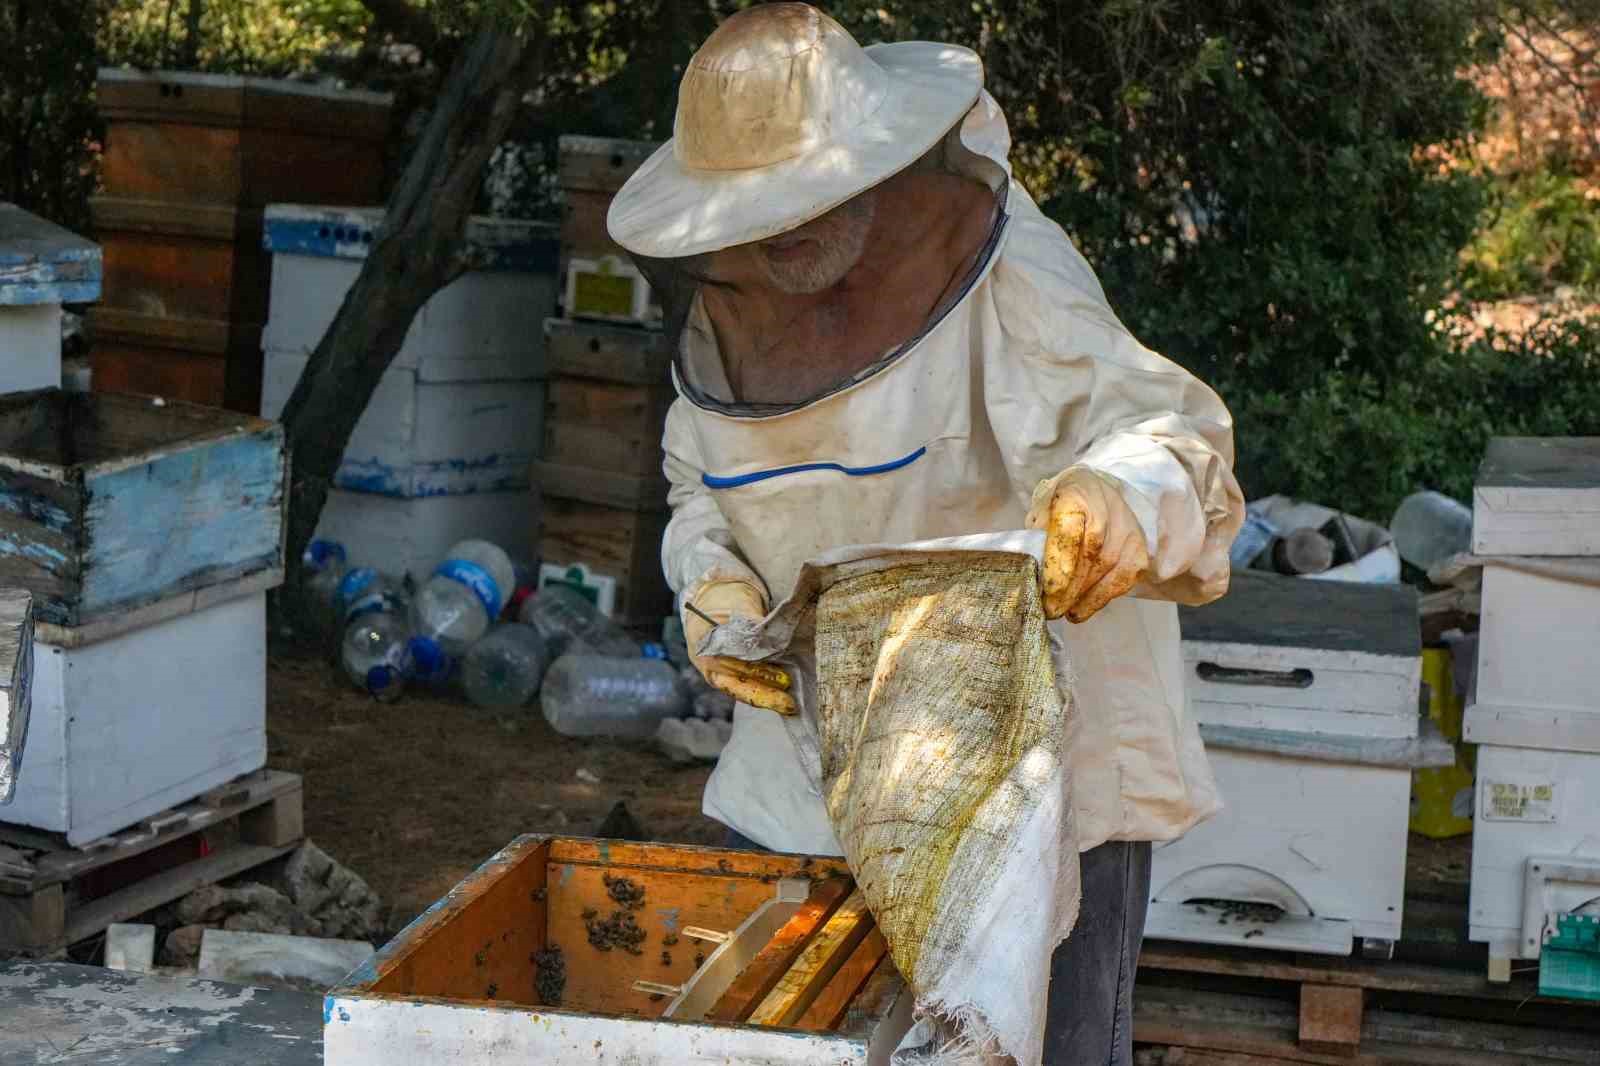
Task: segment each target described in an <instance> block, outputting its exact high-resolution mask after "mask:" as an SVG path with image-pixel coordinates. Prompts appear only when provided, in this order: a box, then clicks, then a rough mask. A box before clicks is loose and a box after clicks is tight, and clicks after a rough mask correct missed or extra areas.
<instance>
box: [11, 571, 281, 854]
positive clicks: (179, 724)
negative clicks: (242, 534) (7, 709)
mask: <svg viewBox="0 0 1600 1066" xmlns="http://www.w3.org/2000/svg"><path fill="white" fill-rule="evenodd" d="M261 584H262V582H261V580H260V576H259V575H258V576H257V577H256V578H250V579H245V580H244V581H242V582H237V583H235V584H234V585H232V586H229V585H220V586H219V585H213V586H208V587H207V588H205V589H203V590H201V592H200V593H198V594H196V595H195V596H192V597H170V598H168V599H165V600H161V601H158V602H157V603H155V604H152V605H150V606H148V607H145V608H141V609H137V610H135V611H132V612H129V616H128V617H118V618H112V619H107V620H103V621H101V622H91V623H90V624H89V625H87V626H83V627H78V628H69V629H63V628H61V627H56V626H41V627H40V632H39V633H38V636H37V639H36V643H35V652H34V654H35V670H34V685H33V712H32V715H31V716H30V721H29V725H28V736H27V740H26V744H25V747H24V749H23V756H22V764H21V769H20V772H19V773H18V775H17V788H16V793H15V795H14V796H13V797H12V801H11V804H10V805H9V806H7V807H4V808H0V819H3V820H5V821H7V822H13V823H16V824H19V825H29V826H33V827H35V828H38V829H43V830H47V831H49V832H55V833H61V834H63V835H64V836H65V838H66V839H67V840H68V841H69V842H70V843H72V844H75V845H76V844H83V843H87V842H89V841H91V840H94V839H95V838H97V837H101V836H104V835H105V834H107V833H111V832H115V831H117V830H119V829H121V828H122V827H123V826H126V825H131V824H133V823H134V822H137V821H138V820H139V819H141V818H147V817H149V816H151V815H152V814H155V813H156V812H158V811H161V810H163V809H165V808H167V807H170V806H172V805H173V804H174V803H182V802H184V801H185V800H188V799H189V798H191V797H193V796H196V795H199V794H200V793H202V792H204V791H205V790H207V789H209V788H213V787H215V786H216V785H218V784H221V783H222V782H224V781H227V780H229V779H230V778H233V777H237V776H238V775H239V774H242V773H249V772H250V771H252V770H258V769H260V768H261V766H262V765H263V764H264V763H265V762H266V759H267V729H266V725H267V652H266V613H267V612H266V593H265V592H264V591H261V588H260V585H261ZM239 586H243V587H242V588H241V587H239ZM218 597H225V598H223V599H221V602H213V603H210V605H209V606H201V607H200V609H198V610H197V609H194V608H195V606H196V603H197V601H198V602H199V603H200V604H205V603H206V602H207V601H210V600H212V599H213V598H218ZM180 610H181V611H184V612H185V613H181V614H176V615H175V616H174V617H170V618H166V619H164V620H160V621H156V620H152V619H150V618H147V617H141V616H142V615H145V614H147V613H148V612H152V611H174V612H176V611H180ZM119 626H129V627H131V628H128V629H127V630H126V631H124V632H120V633H112V634H111V635H105V633H104V632H103V631H107V630H112V629H113V628H114V627H119ZM63 639H64V640H66V641H70V643H55V642H54V641H57V640H63Z"/></svg>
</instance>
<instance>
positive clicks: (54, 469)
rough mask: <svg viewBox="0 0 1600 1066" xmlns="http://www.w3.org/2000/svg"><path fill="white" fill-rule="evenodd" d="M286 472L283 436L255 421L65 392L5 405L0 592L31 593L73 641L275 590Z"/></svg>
mask: <svg viewBox="0 0 1600 1066" xmlns="http://www.w3.org/2000/svg"><path fill="white" fill-rule="evenodd" d="M286 466H287V459H286V456H285V452H284V442H283V430H282V428H281V427H279V426H277V425H274V424H272V423H270V422H266V421H263V420H261V419H259V418H254V417H250V416H246V415H235V414H231V413H228V412H224V411H219V410H214V409H211V408H204V407H196V406H193V405H190V404H185V403H179V402H175V401H165V400H161V399H155V398H151V397H145V396H123V395H108V394H104V393H69V392H63V391H62V390H60V389H43V390H38V391H34V392H23V393H13V394H10V395H6V396H3V397H0V585H15V586H18V587H21V588H25V589H27V590H28V591H29V592H31V593H33V596H34V610H35V612H36V616H37V618H38V620H39V623H40V624H41V626H45V625H48V626H49V627H51V628H52V629H56V628H63V627H64V628H69V629H75V630H79V631H80V633H81V631H83V630H88V629H92V628H94V627H95V626H113V625H118V624H121V623H120V622H119V619H120V620H122V621H127V620H129V619H130V618H133V617H134V616H137V615H138V614H139V612H141V611H146V610H155V611H158V612H161V613H163V615H164V616H170V615H171V614H172V613H173V610H171V609H170V604H169V603H168V601H172V600H174V599H176V598H179V597H186V599H184V600H182V601H180V602H181V604H182V605H183V606H182V609H183V610H190V609H193V607H194V605H195V602H196V597H197V595H199V594H200V593H202V592H203V590H206V589H209V588H213V587H215V586H220V585H225V584H229V583H232V582H237V581H239V580H241V579H246V578H264V579H266V580H267V582H268V583H274V582H275V581H276V579H277V578H278V577H279V576H281V573H282V568H283V548H282V539H283V509H284V479H285V470H286ZM260 587H262V588H264V587H266V585H265V584H261V585H260ZM40 639H41V640H43V641H45V642H46V643H76V642H78V641H76V640H73V639H71V638H70V637H69V636H68V635H64V634H56V635H51V633H50V632H49V631H46V632H41V635H40Z"/></svg>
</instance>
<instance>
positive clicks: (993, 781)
mask: <svg viewBox="0 0 1600 1066" xmlns="http://www.w3.org/2000/svg"><path fill="white" fill-rule="evenodd" d="M945 543H948V542H945ZM958 543H963V544H973V545H978V546H981V544H982V542H981V541H973V540H971V539H968V540H965V541H963V542H958ZM719 637H720V641H719ZM807 638H810V641H811V642H813V648H814V653H813V649H811V648H800V647H794V648H791V647H789V644H790V642H791V641H792V642H794V643H796V644H800V643H804V642H806V640H807ZM719 647H720V648H721V650H719V651H716V652H715V653H717V654H726V653H728V650H729V648H730V647H737V648H739V649H741V650H742V651H743V652H744V653H745V654H744V657H746V658H776V659H779V660H783V661H790V662H794V663H796V664H797V665H799V666H801V667H802V668H801V669H800V670H798V671H797V672H798V673H799V675H800V677H801V678H802V682H803V684H802V688H803V691H802V692H801V693H800V703H801V707H802V715H801V717H800V718H799V719H795V720H792V722H793V723H794V724H793V725H792V727H791V731H792V732H793V733H795V734H796V739H797V750H799V751H800V752H801V755H802V761H803V762H805V761H808V758H809V760H810V761H813V762H814V763H815V764H816V765H815V772H816V773H817V775H818V777H819V779H820V780H819V784H820V790H821V794H822V797H823V800H824V803H825V804H826V806H827V809H828V814H829V817H830V820H831V821H832V824H833V828H834V832H835V834H836V835H837V836H838V838H839V841H840V844H841V845H842V846H843V848H844V851H845V856H846V858H847V860H848V861H849V864H850V868H851V870H852V871H853V872H854V874H855V877H856V880H857V883H858V884H859V885H860V887H861V890H862V893H863V894H864V895H865V896H866V899H867V902H868V904H869V905H870V906H871V908H872V912H873V915H874V917H875V918H876V919H877V922H878V925H879V927H880V928H881V929H882V930H883V933H884V937H885V939H886V940H887V942H888V945H889V951H890V954H891V955H892V957H893V959H894V962H895V965H896V966H897V967H898V968H899V970H900V972H901V973H902V974H903V975H905V976H906V978H907V979H908V981H909V982H910V984H911V987H912V989H913V991H914V992H915V994H916V998H917V1005H918V1009H919V1011H921V1012H922V1013H923V1014H924V1015H926V1016H927V1018H928V1019H929V1021H930V1022H931V1023H933V1024H932V1027H931V1030H930V1029H929V1028H928V1027H924V1033H923V1039H924V1041H925V1042H926V1043H927V1045H928V1047H927V1048H926V1049H925V1050H927V1051H928V1052H931V1053H932V1054H933V1057H935V1058H940V1059H942V1060H944V1061H958V1060H961V1059H962V1058H963V1056H965V1057H967V1058H973V1057H977V1058H980V1059H981V1057H982V1055H983V1054H984V1053H994V1052H998V1053H1003V1054H1004V1055H1006V1056H1009V1057H1010V1058H1012V1059H1014V1060H1015V1061H1017V1062H1020V1063H1027V1064H1033V1063H1038V1062H1039V1061H1040V1058H1041V1055H1042V1048H1043V1041H1044V1020H1045V1004H1046V1002H1047V990H1048V987H1049V974H1050V958H1051V955H1052V953H1053V951H1054V949H1055V947H1056V946H1057V945H1058V944H1059V943H1060V942H1061V940H1063V939H1064V938H1065V937H1066V935H1067V933H1068V932H1069V931H1070V930H1071V928H1072V924H1073V922H1074V921H1075V920H1076V917H1077V908H1078V865H1077V846H1076V840H1075V838H1074V835H1073V832H1072V821H1071V803H1070V793H1069V790H1068V783H1067V777H1066V771H1065V760H1064V749H1065V745H1066V744H1067V743H1069V741H1070V737H1071V733H1072V707H1071V701H1070V699H1069V698H1068V697H1067V696H1066V695H1065V686H1059V685H1058V684H1057V679H1056V670H1055V665H1054V663H1053V661H1052V654H1051V646H1050V640H1049V636H1048V633H1047V631H1046V628H1045V619H1044V613H1043V609H1042V606H1041V603H1040V595H1039V582H1038V576H1037V563H1036V560H1035V558H1034V557H1033V556H1031V555H1030V554H1027V553H1022V552H1017V551H991V550H978V549H977V547H970V548H964V549H963V550H954V551H952V550H949V549H948V547H944V546H941V542H933V543H932V544H931V545H924V546H905V547H899V548H862V549H854V550H852V551H851V552H848V553H834V554H832V555H831V556H828V557H824V558H823V559H820V560H818V561H817V562H816V563H815V564H812V565H810V566H808V567H807V568H806V570H805V572H804V573H803V574H802V576H801V579H800V581H799V583H798V586H797V588H796V590H795V593H794V595H792V596H791V597H790V598H789V600H787V601H785V603H784V604H783V605H781V606H780V607H779V609H778V610H777V611H775V612H774V613H773V615H771V616H769V618H768V619H767V620H766V621H765V623H764V631H763V632H762V633H761V634H760V635H759V636H757V635H755V634H750V633H746V634H745V635H744V637H743V638H742V639H741V638H740V637H739V635H738V634H737V633H733V632H727V631H723V632H721V633H715V634H713V637H712V640H711V641H709V642H708V643H707V645H706V650H707V651H712V650H713V649H715V648H719ZM930 1031H931V1033H932V1034H933V1036H932V1038H931V1039H929V1036H928V1034H929V1032H930ZM952 1045H953V1046H952ZM908 1051H909V1049H908Z"/></svg>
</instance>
